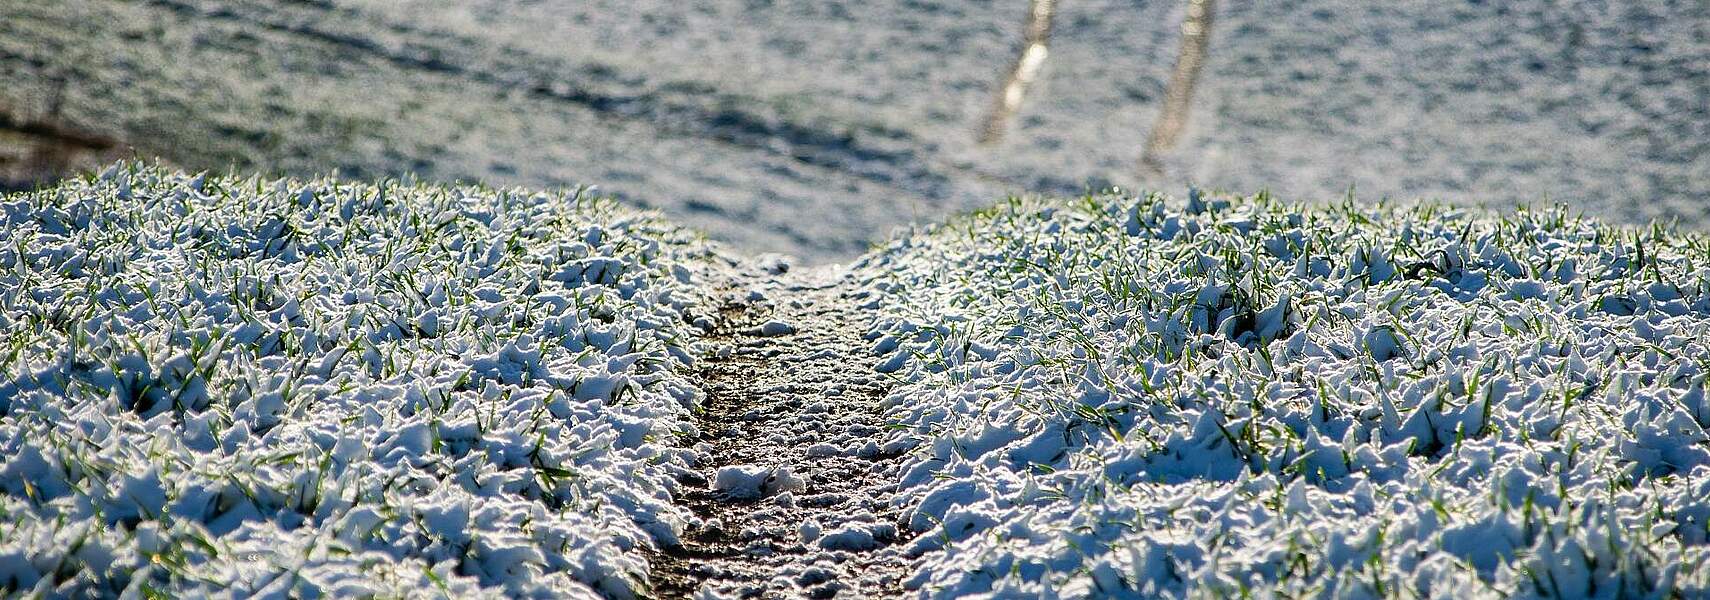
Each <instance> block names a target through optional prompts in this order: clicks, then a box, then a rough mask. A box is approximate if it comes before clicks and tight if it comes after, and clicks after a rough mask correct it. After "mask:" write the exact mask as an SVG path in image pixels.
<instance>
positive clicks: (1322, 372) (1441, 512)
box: [820, 193, 1710, 597]
mask: <svg viewBox="0 0 1710 600" xmlns="http://www.w3.org/2000/svg"><path fill="white" fill-rule="evenodd" d="M1707 249H1710V239H1706V238H1705V237H1704V236H1702V235H1699V234H1691V233H1681V232H1675V231H1671V230H1668V229H1666V228H1651V229H1643V230H1632V229H1622V228H1613V227H1606V226H1603V225H1600V224H1598V223H1596V222H1593V221H1588V220H1583V219H1580V218H1578V217H1575V216H1572V215H1570V214H1567V212H1566V211H1565V210H1563V209H1554V210H1544V211H1526V210H1523V211H1520V212H1517V213H1515V214H1512V215H1509V216H1504V217H1496V216H1493V215H1486V214H1480V213H1468V212H1463V211H1459V210H1455V209H1450V208H1445V207H1442V206H1435V205H1421V206H1413V207H1406V208H1397V207H1378V208H1361V207H1355V206H1353V205H1351V204H1348V205H1342V206H1338V207H1306V206H1298V205H1288V204H1284V203H1281V202H1278V201H1276V200H1274V199H1272V198H1270V197H1269V196H1267V195H1264V194H1260V195H1259V196H1256V197H1253V198H1216V199H1212V198H1206V197H1201V196H1199V195H1198V194H1197V193H1196V194H1194V197H1193V198H1190V201H1189V202H1186V203H1177V202H1175V201H1172V200H1169V199H1166V198H1163V197H1160V196H1157V195H1152V196H1148V197H1145V198H1138V199H1136V198H1126V197H1114V196H1112V197H1088V198H1081V199H1075V200H1065V201H1045V200H1012V201H1010V202H1008V203H1006V204H1001V205H998V206H996V207H994V208H991V209H988V210H985V211H981V212H978V213H975V214H974V215H972V216H970V217H967V218H963V219H960V220H956V221H952V222H950V223H948V224H946V225H943V226H939V227H934V228H930V229H927V230H925V231H923V232H921V233H918V234H916V235H912V236H909V237H905V238H902V239H899V240H896V241H894V242H892V243H891V244H890V245H889V246H888V247H887V248H885V249H883V250H881V251H879V252H878V253H876V254H873V255H870V256H869V257H867V258H866V259H863V260H862V261H861V262H860V263H858V264H857V265H856V268H857V272H858V274H859V275H860V277H861V278H862V280H863V282H864V285H865V286H866V290H865V291H863V292H860V293H857V294H856V297H857V298H862V299H863V300H862V301H865V302H867V303H868V304H869V305H871V306H875V307H879V308H880V309H881V310H882V311H884V312H885V313H886V314H887V315H888V316H886V317H884V318H882V319H881V320H879V321H878V322H876V323H874V324H873V325H872V327H871V331H870V335H869V336H868V337H869V339H870V340H872V343H873V346H872V350H873V353H874V355H875V356H874V361H875V365H876V367H877V369H878V370H880V371H884V372H888V373H894V374H895V376H896V377H900V378H901V379H902V380H903V381H904V384H903V385H901V386H900V387H899V388H898V389H896V390H895V391H894V392H893V393H891V394H890V395H889V397H888V398H887V399H886V401H885V402H886V405H887V406H888V407H889V408H888V410H889V417H890V418H891V419H892V420H894V421H896V422H897V424H898V429H897V430H895V431H894V432H893V433H892V439H891V441H890V442H889V443H888V444H887V447H894V448H897V449H906V450H907V451H908V452H909V454H908V457H907V459H906V463H905V466H904V467H903V470H902V473H901V476H900V496H899V501H900V502H902V503H904V507H905V509H906V510H907V513H906V517H907V518H906V519H905V521H906V524H907V526H908V527H909V529H910V530H912V532H911V533H910V534H909V535H910V536H912V537H913V540H912V541H910V542H906V543H907V547H908V548H909V551H910V552H912V553H914V554H916V555H917V556H918V557H919V558H918V559H917V570H916V572H915V574H914V576H913V577H912V578H911V579H910V580H909V581H907V582H906V583H907V585H909V586H910V587H913V588H917V589H921V590H931V591H933V593H937V594H944V595H964V594H977V593H992V594H994V595H997V596H1028V597H1034V596H1046V595H1053V594H1054V595H1058V596H1069V597H1086V596H1143V597H1150V596H1166V597H1180V596H1185V595H1189V594H1198V595H1230V596H1236V595H1244V594H1246V593H1249V592H1259V593H1266V594H1269V593H1275V594H1282V595H1287V596H1301V595H1311V596H1320V595H1324V596H1338V597H1368V596H1373V597H1375V596H1395V595H1400V596H1431V597H1501V596H1510V595H1518V596H1539V597H1581V596H1586V595H1596V596H1602V597H1616V596H1631V597H1659V596H1664V597H1666V596H1671V595H1675V596H1683V597H1699V596H1704V595H1710V436H1707V435H1706V427H1707V426H1710V403H1707V402H1706V400H1705V398H1706V395H1707V392H1706V381H1705V380H1706V374H1707V369H1710V251H1707ZM835 535H836V534H835V532H832V533H825V534H823V535H822V536H821V537H820V543H821V544H822V545H824V544H828V543H830V544H835V543H838V542H831V541H827V540H828V539H830V538H833V537H834V536H835Z"/></svg>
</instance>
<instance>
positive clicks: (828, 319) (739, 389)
mask: <svg viewBox="0 0 1710 600" xmlns="http://www.w3.org/2000/svg"><path fill="white" fill-rule="evenodd" d="M777 281H778V283H769V284H766V285H767V286H768V287H767V288H766V292H765V293H766V295H767V296H770V298H767V299H764V300H757V301H748V298H742V299H740V300H733V301H732V302H731V303H729V304H727V305H726V307H725V309H724V311H723V317H722V319H721V323H719V326H718V328H717V330H716V331H715V332H714V333H713V335H712V336H710V338H709V340H710V341H711V343H712V344H713V345H714V346H713V348H712V351H711V352H710V355H709V358H708V359H706V361H705V363H704V364H703V366H702V371H701V373H702V377H703V384H702V388H703V389H704V390H705V391H706V393H707V398H706V400H705V402H704V404H703V407H704V408H703V411H702V412H701V414H700V415H699V417H698V419H697V426H698V427H700V429H701V439H700V441H699V443H698V444H697V449H698V450H699V451H700V452H701V453H702V463H701V467H702V472H703V473H704V474H705V478H706V481H701V482H690V485H689V487H690V488H691V489H692V491H691V492H689V493H688V494H686V497H684V498H682V499H680V502H681V503H683V504H684V505H686V506H688V507H689V508H690V509H691V510H693V511H694V513H695V515H696V516H697V517H698V521H699V522H698V523H697V524H695V525H693V526H691V527H690V530H689V531H688V532H687V533H686V534H685V535H684V536H683V542H684V544H683V546H682V547H679V548H675V549H672V550H670V551H668V552H667V553H666V554H665V555H663V556H660V557H657V558H655V559H654V563H655V566H654V574H653V587H654V591H655V592H656V593H657V594H658V595H659V596H661V597H683V596H690V595H695V594H698V593H703V592H713V593H715V594H717V595H719V596H738V597H767V598H772V597H809V598H826V597H833V596H843V597H860V598H871V597H885V596H895V595H898V594H900V593H901V590H900V588H899V587H898V586H899V580H900V579H901V575H902V570H903V567H904V559H903V557H902V555H901V554H900V549H899V548H896V547H894V546H893V544H894V543H895V541H896V540H897V537H898V530H899V525H898V523H899V520H898V519H899V517H898V515H897V512H896V509H895V508H894V506H893V503H892V502H891V498H892V495H893V493H894V491H895V482H896V470H897V467H898V465H899V464H900V461H899V454H898V453H896V452H887V451H886V450H885V449H884V448H882V447H881V446H880V444H881V443H882V442H883V439H882V437H883V436H882V433H883V432H884V430H885V428H884V421H883V417H882V414H881V407H880V403H881V402H882V400H883V398H884V396H885V393H886V391H887V388H888V387H889V383H888V382H887V381H886V380H885V377H884V376H882V375H880V374H878V373H876V372H874V371H873V369H871V368H870V363H871V360H872V359H871V357H870V356H869V355H868V354H867V352H866V350H865V343H864V341H863V339H862V335H863V333H864V332H865V329H864V324H865V323H866V322H867V321H868V320H869V319H868V315H866V314H865V312H864V309H862V308H859V307H858V306H856V305H857V304H858V300H857V299H855V298H853V297H852V296H850V295H849V294H848V293H846V292H845V290H847V289H849V286H847V285H844V283H845V282H846V281H847V279H846V278H845V277H844V272H843V271H842V270H841V269H837V268H829V269H821V270H817V271H814V272H810V273H805V274H803V275H794V274H791V275H786V276H784V277H782V278H780V279H779V280H777ZM780 324H783V325H780ZM784 325H787V327H786V326H784ZM796 478H799V481H796ZM749 493H752V495H758V496H759V497H757V498H756V497H744V496H749V495H751V494H749ZM733 496H735V497H733Z"/></svg>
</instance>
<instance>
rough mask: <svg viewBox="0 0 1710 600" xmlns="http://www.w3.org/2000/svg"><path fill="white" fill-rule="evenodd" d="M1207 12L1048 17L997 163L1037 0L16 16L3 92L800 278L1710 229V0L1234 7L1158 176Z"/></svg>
mask: <svg viewBox="0 0 1710 600" xmlns="http://www.w3.org/2000/svg"><path fill="white" fill-rule="evenodd" d="M1188 4H1189V3H1188V2H1185V1H1174V2H1135V1H1132V0H1120V1H1117V0H1096V1H1094V0H1077V1H1074V2H1068V1H1065V2H1059V3H1057V7H1058V8H1057V11H1058V12H1057V14H1058V16H1057V19H1056V23H1055V27H1054V31H1053V34H1052V38H1051V44H1050V52H1049V57H1048V58H1047V59H1046V60H1044V64H1043V66H1041V68H1040V70H1039V74H1038V77H1037V79H1036V80H1035V82H1034V83H1033V85H1031V86H1030V87H1029V89H1028V92H1027V96H1026V97H1025V98H1024V99H1023V101H1022V103H1021V106H1020V109H1019V111H1018V112H1017V114H1016V115H1015V118H1014V119H1013V120H1012V122H1011V124H1010V127H1009V129H1008V131H1007V132H1006V135H1005V137H1004V141H1003V142H1002V143H1001V144H997V145H995V146H982V145H979V144H978V143H977V142H976V137H977V135H976V134H977V130H978V129H979V128H980V126H981V119H982V118H983V116H984V113H985V111H986V110H987V109H988V107H989V106H990V105H991V102H992V96H993V93H994V92H995V89H994V88H995V87H996V86H997V85H999V80H1000V76H1001V73H1002V71H1003V70H1004V69H1005V68H1007V67H1008V66H1009V64H1010V63H1011V61H1014V60H1015V59H1016V57H1017V56H1018V52H1019V51H1020V48H1019V45H1020V43H1021V35H1020V33H1021V31H1020V30H1021V28H1022V27H1023V24H1024V15H1026V14H1027V10H1028V5H1029V0H991V1H990V2H980V3H962V2H919V1H915V0H873V1H867V2H830V3H828V2H821V1H818V0H773V1H768V2H763V3H749V2H712V3H704V2H678V1H669V0H597V1H575V2H572V1H568V0H543V1H532V2H518V1H515V0H324V1H322V0H317V1H315V2H241V3H234V2H224V1H218V0H158V1H155V2H122V1H118V0H81V1H78V2H24V1H16V2H12V3H11V4H9V5H8V6H7V8H8V11H7V14H6V16H7V17H8V18H7V19H6V20H5V22H4V23H0V81H6V82H7V83H8V85H6V86H0V105H5V106H7V107H9V109H10V111H11V114H12V116H13V117H15V118H16V119H17V120H19V121H23V120H26V119H30V118H35V117H38V116H40V115H43V114H47V113H50V112H52V111H54V110H55V109H53V108H50V107H60V109H59V110H58V112H59V114H60V116H61V118H63V119H64V120H66V121H68V122H69V123H70V124H71V125H73V126H78V127H81V128H85V129H88V130H90V131H91V133H93V134H96V135H97V136H101V137H110V138H114V139H117V140H118V141H120V142H123V143H127V144H134V145H135V146H136V147H137V149H138V150H139V151H140V152H142V153H143V154H144V155H149V154H151V153H161V154H163V155H165V156H164V157H165V159H166V160H169V161H171V162H172V163H174V164H178V165H184V166H186V167H190V168H197V169H203V168H206V169H219V170H223V169H226V168H227V167H228V166H229V165H236V166H237V168H239V169H244V170H256V171H263V172H269V173H285V174H294V175H299V176H306V175H311V174H317V173H325V172H329V171H332V170H335V169H336V170H339V171H340V172H342V173H345V174H348V175H350V176H355V177H364V178H372V177H380V176H405V175H407V174H413V175H415V176H419V177H422V178H424V179H425V180H430V181H452V180H463V181H486V182H492V183H495V184H507V185H528V186H536V187H553V186H564V185H573V184H575V183H578V182H580V183H590V184H599V185H600V186H601V190H603V191H604V192H606V193H611V194H615V195H618V196H620V197H622V198H625V199H627V200H630V201H633V202H637V203H646V204H647V205H649V206H654V207H657V208H660V209H661V210H664V211H666V212H667V214H668V215H669V216H670V217H672V218H673V219H675V220H677V221H678V222H679V223H682V224H685V225H690V226H694V227H696V228H699V229H701V230H703V231H706V232H708V234H709V235H711V236H713V237H714V238H715V239H719V240H723V241H726V242H728V243H731V244H733V245H736V246H738V247H741V248H743V249H745V250H749V251H772V252H787V253H790V254H794V255H797V256H800V257H802V258H803V259H804V260H806V261H808V262H827V261H846V260H852V259H853V258H854V257H857V256H859V255H860V254H862V253H863V252H865V251H866V249H867V247H868V244H869V243H870V242H873V241H883V240H884V239H886V237H887V235H888V232H890V231H891V230H893V229H895V228H898V227H900V226H906V225H907V224H910V223H913V222H918V221H928V222H930V221H935V220H938V219H941V218H943V217H945V216H948V215H951V214H955V213H957V212H961V211H967V210H974V209H978V208H980V207H983V206H985V205H986V204H988V203H990V202H992V201H993V200H995V199H998V198H1001V197H1003V196H1004V195H1005V194H1008V193H1016V194H1021V193H1049V194H1078V193H1081V192H1082V191H1083V190H1084V189H1087V188H1091V189H1094V190H1097V189H1102V188H1104V187H1106V186H1109V185H1113V184H1114V185H1121V186H1123V187H1130V188H1139V187H1143V186H1145V187H1150V186H1164V185H1167V186H1171V187H1172V188H1176V189H1177V191H1182V190H1181V189H1180V188H1182V187H1185V185H1186V184H1188V183H1198V184H1200V185H1204V186H1211V187H1218V188H1223V189H1230V190H1239V191H1246V190H1257V189H1261V188H1264V189H1270V190H1273V191H1275V192H1277V193H1280V194H1284V195H1286V196H1287V197H1291V198H1301V199H1333V198H1339V197H1341V196H1342V195H1343V194H1344V193H1345V192H1346V191H1347V190H1348V189H1349V188H1350V187H1352V188H1354V189H1355V190H1357V192H1358V193H1360V194H1361V195H1362V196H1365V197H1370V198H1381V197H1391V198H1415V197H1424V198H1440V199H1443V200H1447V201H1452V202H1455V203H1459V204H1463V205H1468V204H1475V203H1477V204H1484V205H1488V206H1491V207H1493V208H1495V209H1499V210H1502V209H1508V208H1511V207H1512V206H1513V205H1514V204H1515V203H1516V202H1523V201H1529V200H1532V199H1536V198H1543V197H1548V198H1551V199H1554V200H1560V201H1565V202H1569V203H1572V204H1574V205H1575V206H1578V207H1581V208H1583V209H1584V210H1586V211H1588V212H1589V213H1591V214H1595V215H1598V216H1600V217H1602V218H1606V219H1612V220H1619V221H1623V222H1628V223H1633V224H1642V223H1645V222H1647V221H1649V220H1651V219H1658V220H1668V219H1671V218H1678V219H1680V220H1681V221H1682V222H1683V223H1685V224H1689V225H1694V226H1698V227H1703V226H1705V225H1710V223H1707V222H1706V220H1705V219H1706V218H1705V215H1706V214H1710V211H1706V210H1705V202H1706V201H1705V198H1707V197H1710V110H1706V108H1705V106H1707V105H1710V101H1707V98H1710V47H1707V45H1706V41H1705V40H1706V39H1710V32H1707V30H1706V28H1707V27H1710V6H1706V5H1705V4H1704V3H1703V2H1698V1H1694V0H1673V1H1653V2H1609V1H1599V0H1569V1H1561V2H1526V3H1515V2H1458V1H1455V2H1427V1H1415V2H1375V3H1374V2H1363V1H1356V0H1314V1H1311V2H1218V3H1216V4H1217V8H1218V10H1217V14H1216V17H1215V19H1214V22H1215V25H1214V26H1213V28H1212V31H1211V34H1210V38H1209V45H1210V46H1209V49H1208V52H1207V58H1206V61H1205V64H1204V71H1203V74H1202V76H1201V79H1200V81H1199V84H1198V86H1197V88H1196V92H1195V93H1194V97H1193V99H1192V102H1191V110H1190V114H1189V115H1188V121H1187V125H1186V129H1185V130H1184V131H1183V135H1182V138H1181V141H1180V143H1179V144H1178V145H1177V147H1176V148H1175V150H1174V151H1173V152H1171V153H1169V154H1168V155H1166V156H1164V157H1163V159H1164V165H1165V167H1166V169H1165V171H1166V172H1165V173H1164V174H1162V175H1161V176H1158V177H1143V176H1142V175H1140V174H1139V173H1137V172H1136V171H1137V170H1136V168H1135V166H1136V165H1135V162H1136V160H1137V159H1138V158H1139V154H1140V151H1141V148H1142V146H1143V145H1144V143H1145V139H1146V136H1147V135H1148V133H1149V131H1150V130H1151V128H1152V126H1153V123H1154V121H1155V120H1156V119H1157V117H1158V113H1159V111H1160V110H1161V107H1162V105H1163V104H1164V102H1163V100H1164V98H1166V96H1167V90H1166V89H1165V87H1166V84H1167V81H1168V79H1169V77H1170V72H1171V67H1172V66H1173V63H1174V61H1175V58H1176V55H1177V51H1178V46H1179V42H1180V31H1181V25H1182V21H1183V15H1184V12H1185V10H1186V8H1187V6H1188ZM352 98H361V99H362V101H361V102H353V101H351V99H352ZM163 124H170V126H165V125H163Z"/></svg>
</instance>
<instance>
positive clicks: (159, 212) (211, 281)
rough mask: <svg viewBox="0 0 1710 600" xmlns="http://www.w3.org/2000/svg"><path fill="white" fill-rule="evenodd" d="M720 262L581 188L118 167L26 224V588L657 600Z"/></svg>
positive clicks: (7, 486)
mask: <svg viewBox="0 0 1710 600" xmlns="http://www.w3.org/2000/svg"><path fill="white" fill-rule="evenodd" d="M707 253H708V250H707V249H706V247H705V246H704V245H703V244H701V243H700V242H698V241H697V238H695V237H693V236H690V235H687V234H685V233H683V232H681V231H679V230H676V229H674V228H671V227H668V226H666V225H664V224H662V223H661V222H660V221H659V220H658V219H657V218H655V217H654V216H651V215H648V214H643V213H634V212H629V211H626V210H622V209H619V208H617V207H616V206H614V205H612V204H610V203H608V202H605V201H600V200H595V199H591V198H587V197H584V196H583V195H582V194H580V193H569V194H535V193H526V192H520V191H508V190H505V191H501V190H491V189H484V188H472V187H460V188H441V187H431V186H409V185H399V184H383V185H362V184H352V183H345V182H340V181H335V180H318V181H308V182H304V181H263V180H259V179H239V178H231V177H207V176H189V175H184V174H180V173H173V172H169V171H165V170H161V169H159V168H153V167H146V166H139V165H118V166H115V167H113V168H111V169H109V170H107V171H106V172H105V173H103V174H101V175H100V176H99V177H98V178H90V179H87V180H83V181H73V182H68V183H65V184H63V185H62V186H60V187H58V188H53V189H48V190H44V191H40V192H36V193H31V194H22V195H13V196H7V197H5V199H4V202H0V339H3V341H0V347H3V348H4V350H3V351H0V363H3V365H4V366H3V367H0V372H3V373H4V374H5V375H4V379H0V515H4V517H5V518H3V519H0V590H10V591H13V592H26V591H28V592H32V593H40V594H44V595H48V596H83V595H91V596H107V595H118V594H121V593H124V594H127V595H129V594H137V593H140V594H144V595H149V594H166V595H172V596H199V595H206V594H213V593H225V594H232V595H239V596H248V595H262V596H287V595H289V596H310V597H312V596H322V595H330V596H357V595H360V596H372V595H381V596H411V595H416V594H419V593H420V591H421V590H438V591H439V593H442V594H446V595H450V596H486V595H499V594H503V595H512V596H519V595H520V596H548V595H566V594H567V595H578V596H584V595H591V594H595V593H599V594H604V595H608V596H614V597H626V596H633V595H636V594H639V593H642V592H643V591H644V589H645V588H644V587H643V584H644V578H645V576H646V573H647V569H648V565H647V563H646V561H645V560H644V559H643V558H642V554H641V551H643V550H646V549H648V548H654V547H656V546H657V545H659V544H670V543H674V542H675V540H676V536H677V534H678V533H679V532H680V531H681V529H682V527H683V526H684V523H685V521H686V520H687V518H688V515H687V512H686V511H685V510H683V509H681V508H679V507H677V506H674V505H673V504H672V503H671V501H670V498H671V495H672V491H673V489H674V488H675V486H676V483H675V477H676V475H677V474H679V473H684V472H687V471H688V462H689V460H691V458H692V456H691V454H690V452H691V451H690V450H688V449H685V448H682V447H680V444H678V443H677V442H676V436H678V435H679V433H680V432H683V431H688V430H690V429H691V428H692V425H691V421H690V417H689V415H690V412H691V410H692V408H693V404H694V403H695V402H696V401H697V398H698V392H697V391H696V389H695V388H694V387H693V385H692V384H691V381H690V380H689V379H688V378H686V377H685V376H684V373H685V372H686V371H687V370H688V365H689V363H690V360H691V358H690V357H691V354H692V353H691V348H690V345H689V344H690V341H691V340H692V339H693V338H692V335H691V334H692V333H693V328H692V327H691V326H690V325H688V324H687V323H686V322H685V321H686V320H687V318H688V317H689V314H690V312H691V310H692V309H693V308H695V307H696V305H697V303H700V302H702V294H701V292H700V291H699V290H698V289H697V287H696V286H697V284H698V279H699V277H700V276H699V275H696V273H698V272H699V271H698V269H699V268H700V265H701V264H703V261H702V258H703V257H705V256H706V255H707Z"/></svg>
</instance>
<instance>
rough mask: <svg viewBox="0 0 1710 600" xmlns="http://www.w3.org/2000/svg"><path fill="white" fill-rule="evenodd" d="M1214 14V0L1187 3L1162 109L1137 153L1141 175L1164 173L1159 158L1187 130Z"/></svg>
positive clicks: (1215, 4) (1192, 0)
mask: <svg viewBox="0 0 1710 600" xmlns="http://www.w3.org/2000/svg"><path fill="white" fill-rule="evenodd" d="M1216 12H1217V0H1188V9H1187V17H1186V18H1184V19H1182V44H1181V50H1180V51H1178V52H1177V54H1176V67H1175V70H1174V71H1173V72H1171V73H1170V83H1169V87H1168V88H1167V89H1166V90H1165V92H1164V109H1163V111H1161V112H1159V113H1158V121H1157V122H1156V123H1154V124H1153V125H1152V135H1151V136H1150V137H1148V138H1146V147H1145V149H1144V150H1142V151H1141V153H1140V172H1141V174H1142V175H1150V176H1157V175H1161V174H1163V172H1164V169H1163V163H1162V162H1161V160H1160V155H1162V154H1163V153H1165V152H1169V151H1170V149H1172V148H1175V146H1176V142H1177V141H1179V140H1180V139H1181V136H1182V131H1183V130H1184V129H1186V128H1187V119H1188V109H1189V108H1191V106H1192V104H1193V90H1194V86H1195V85H1197V84H1198V82H1199V72H1200V68H1201V67H1203V66H1205V52H1206V46H1207V44H1208V43H1209V42H1210V40H1211V21H1212V15H1213V13H1216Z"/></svg>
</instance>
